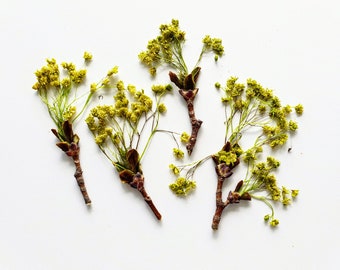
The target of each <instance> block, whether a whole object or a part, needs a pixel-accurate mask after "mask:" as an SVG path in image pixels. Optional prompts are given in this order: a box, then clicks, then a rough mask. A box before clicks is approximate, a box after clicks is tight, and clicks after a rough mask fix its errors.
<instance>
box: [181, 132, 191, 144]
mask: <svg viewBox="0 0 340 270" xmlns="http://www.w3.org/2000/svg"><path fill="white" fill-rule="evenodd" d="M189 139H190V135H189V134H188V133H186V132H182V134H181V142H183V143H187V142H189Z"/></svg>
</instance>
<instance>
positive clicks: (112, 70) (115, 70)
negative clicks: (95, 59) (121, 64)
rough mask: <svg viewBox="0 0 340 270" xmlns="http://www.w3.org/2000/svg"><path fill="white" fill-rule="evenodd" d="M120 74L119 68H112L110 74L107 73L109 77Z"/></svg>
mask: <svg viewBox="0 0 340 270" xmlns="http://www.w3.org/2000/svg"><path fill="white" fill-rule="evenodd" d="M117 73H118V66H114V67H113V68H111V69H110V70H109V71H108V72H107V76H109V77H110V76H112V75H114V74H117Z"/></svg>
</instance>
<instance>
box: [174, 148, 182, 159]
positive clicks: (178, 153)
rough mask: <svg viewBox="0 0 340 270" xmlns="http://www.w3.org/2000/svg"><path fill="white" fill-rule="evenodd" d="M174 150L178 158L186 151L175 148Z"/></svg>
mask: <svg viewBox="0 0 340 270" xmlns="http://www.w3.org/2000/svg"><path fill="white" fill-rule="evenodd" d="M172 152H173V154H174V156H175V157H176V158H178V159H182V158H183V157H184V152H183V151H182V150H181V149H178V148H173V149H172Z"/></svg>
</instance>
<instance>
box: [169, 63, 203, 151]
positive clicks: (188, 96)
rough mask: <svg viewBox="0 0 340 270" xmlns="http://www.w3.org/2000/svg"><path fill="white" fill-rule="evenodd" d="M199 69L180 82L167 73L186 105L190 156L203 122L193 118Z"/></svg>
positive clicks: (174, 76) (170, 73)
mask: <svg viewBox="0 0 340 270" xmlns="http://www.w3.org/2000/svg"><path fill="white" fill-rule="evenodd" d="M200 70H201V68H200V67H196V68H195V69H194V70H193V71H192V72H191V73H190V74H188V75H187V76H186V77H185V78H184V80H180V79H179V78H178V76H177V75H176V74H175V73H173V72H171V71H170V72H169V77H170V80H171V81H172V82H173V83H174V84H175V85H176V86H177V87H178V88H179V93H180V95H181V96H182V97H183V98H184V100H185V102H186V103H187V108H188V114H189V118H190V123H191V135H190V138H189V142H188V143H187V145H186V148H187V151H188V154H189V155H191V153H192V151H193V149H194V147H195V144H196V141H197V135H198V131H199V129H200V127H201V125H202V123H203V121H201V120H199V119H197V118H196V116H195V108H194V100H195V97H196V95H197V93H198V88H196V82H197V80H198V76H199V74H200Z"/></svg>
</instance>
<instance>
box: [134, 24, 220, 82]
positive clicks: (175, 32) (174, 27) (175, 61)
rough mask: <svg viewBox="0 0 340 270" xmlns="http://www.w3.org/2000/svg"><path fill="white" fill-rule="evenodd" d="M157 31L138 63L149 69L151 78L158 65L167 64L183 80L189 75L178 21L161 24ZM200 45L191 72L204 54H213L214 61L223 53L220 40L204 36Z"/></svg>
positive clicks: (182, 33) (140, 55)
mask: <svg viewBox="0 0 340 270" xmlns="http://www.w3.org/2000/svg"><path fill="white" fill-rule="evenodd" d="M159 30H160V35H159V36H157V37H156V38H155V39H152V40H150V41H149V42H148V45H147V49H146V51H143V52H141V53H140V54H139V55H138V57H139V59H140V61H141V62H142V63H143V64H144V65H145V66H147V67H148V68H149V72H150V74H151V75H153V76H154V75H156V71H157V68H158V67H159V66H160V65H162V64H167V65H169V66H170V67H172V68H174V69H175V70H176V72H177V73H178V75H179V76H178V77H179V78H180V79H184V78H185V77H186V76H187V75H188V74H189V72H188V71H189V70H188V68H187V65H186V63H185V61H184V58H183V53H182V49H183V45H184V42H185V32H184V31H182V30H181V29H180V28H179V21H178V20H175V19H173V20H172V21H171V23H170V24H162V25H161V26H160V27H159ZM202 43H203V46H202V50H201V53H200V56H199V58H198V61H197V63H196V65H195V67H194V68H193V70H194V69H195V68H196V67H197V66H198V64H199V62H200V60H201V58H202V56H203V55H204V54H205V53H208V52H211V51H212V52H214V53H215V60H217V59H218V57H219V56H222V55H223V53H224V47H223V45H222V40H221V39H219V38H211V37H210V36H209V35H206V36H205V37H204V38H203V40H202Z"/></svg>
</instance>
